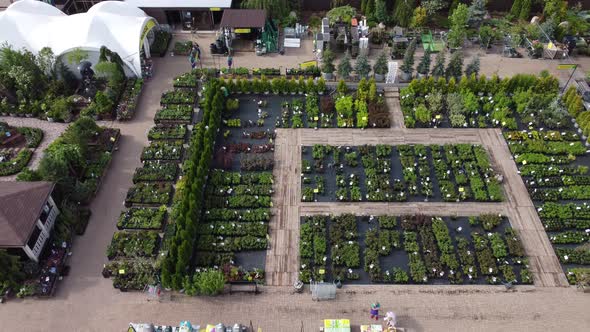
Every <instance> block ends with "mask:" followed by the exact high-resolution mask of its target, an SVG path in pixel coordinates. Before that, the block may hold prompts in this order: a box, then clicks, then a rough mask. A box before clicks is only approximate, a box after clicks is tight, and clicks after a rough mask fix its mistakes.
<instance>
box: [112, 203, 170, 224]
mask: <svg viewBox="0 0 590 332" xmlns="http://www.w3.org/2000/svg"><path fill="white" fill-rule="evenodd" d="M165 221H166V206H165V205H163V206H161V207H159V208H157V209H153V208H131V209H129V210H127V211H123V212H121V216H119V221H118V222H117V228H118V229H148V230H161V229H162V227H163V226H164V223H165Z"/></svg>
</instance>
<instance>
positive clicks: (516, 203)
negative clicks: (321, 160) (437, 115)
mask: <svg viewBox="0 0 590 332" xmlns="http://www.w3.org/2000/svg"><path fill="white" fill-rule="evenodd" d="M389 93H390V94H391V93H392V92H389ZM386 97H389V96H386ZM387 99H388V103H392V102H393V101H391V100H389V99H394V98H387ZM389 107H390V109H391V107H392V105H391V104H390V105H389ZM396 109H397V110H396ZM392 117H393V126H392V128H387V129H366V130H362V129H337V128H334V129H320V130H314V129H278V130H277V139H276V150H275V170H274V175H275V179H276V194H275V197H274V200H273V204H274V208H273V211H274V213H275V214H274V216H273V218H272V220H271V223H270V238H271V245H270V248H269V249H268V252H267V258H266V271H267V272H266V273H267V278H266V280H267V284H268V285H280V286H286V285H292V284H293V283H294V282H295V281H296V280H297V275H298V271H299V223H300V216H302V215H316V214H342V213H356V214H364V215H370V214H373V215H378V214H390V215H404V214H416V213H421V214H429V215H438V216H454V215H457V216H472V215H478V214H482V213H501V214H503V215H506V216H507V217H508V218H509V219H510V223H511V225H512V227H513V228H514V229H516V230H517V231H518V232H519V234H520V237H521V240H522V242H523V245H524V248H525V250H526V252H527V255H528V256H529V257H530V268H531V271H533V272H534V282H535V285H536V286H545V287H555V286H567V285H568V283H567V280H566V278H565V276H564V274H563V271H562V270H561V266H560V264H559V261H558V260H557V257H556V256H555V253H554V251H553V248H552V246H551V243H550V242H549V239H548V238H547V235H546V233H545V231H544V229H543V226H542V224H541V221H540V219H539V217H538V216H537V213H536V211H535V207H534V205H533V202H532V201H531V199H530V197H529V194H528V192H527V189H526V187H525V185H524V183H523V181H522V178H521V177H520V175H519V174H518V173H517V168H516V165H515V163H514V161H513V160H512V155H511V154H510V151H509V149H508V145H507V144H506V142H505V140H504V138H503V137H502V132H501V131H500V130H499V129H406V128H404V127H403V117H402V115H401V110H399V103H398V105H397V107H395V106H394V107H393V111H392ZM400 117H402V118H400ZM447 143H472V144H481V145H482V146H483V147H484V148H485V149H486V151H487V152H488V153H489V154H490V158H491V161H492V164H493V166H494V168H495V169H496V171H497V172H499V173H500V174H502V175H503V176H504V184H503V186H504V191H505V196H506V201H505V202H502V203H441V202H408V203H373V202H358V203H338V202H334V203H313V202H311V203H310V202H301V201H300V197H301V146H310V145H313V144H328V145H335V146H339V145H350V146H353V145H364V144H389V145H399V144H447Z"/></svg>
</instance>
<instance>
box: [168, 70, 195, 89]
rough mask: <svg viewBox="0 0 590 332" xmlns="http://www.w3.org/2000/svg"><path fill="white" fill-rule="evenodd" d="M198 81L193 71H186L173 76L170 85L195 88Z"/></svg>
mask: <svg viewBox="0 0 590 332" xmlns="http://www.w3.org/2000/svg"><path fill="white" fill-rule="evenodd" d="M198 82H199V81H198V78H197V75H195V73H193V72H188V73H184V74H182V75H180V76H177V77H175V78H174V80H173V81H172V86H174V87H175V88H196V87H197V85H198Z"/></svg>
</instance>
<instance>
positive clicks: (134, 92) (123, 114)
mask: <svg viewBox="0 0 590 332" xmlns="http://www.w3.org/2000/svg"><path fill="white" fill-rule="evenodd" d="M142 89H143V79H142V78H136V79H130V80H128V81H127V82H126V85H125V90H123V94H122V95H121V99H119V104H118V105H117V120H130V119H131V118H133V115H134V114H135V110H136V108H137V102H138V101H139V96H140V95H141V91H142Z"/></svg>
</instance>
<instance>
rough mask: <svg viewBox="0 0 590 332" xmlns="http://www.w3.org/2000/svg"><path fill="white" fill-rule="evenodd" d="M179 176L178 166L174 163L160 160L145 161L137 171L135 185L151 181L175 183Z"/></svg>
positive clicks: (134, 176) (134, 177)
mask: <svg viewBox="0 0 590 332" xmlns="http://www.w3.org/2000/svg"><path fill="white" fill-rule="evenodd" d="M177 175H178V165H177V164H176V163H174V162H166V161H160V160H153V161H145V162H144V163H143V166H142V167H138V168H136V169H135V173H133V183H138V182H149V181H170V182H172V181H174V180H176V176H177Z"/></svg>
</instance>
